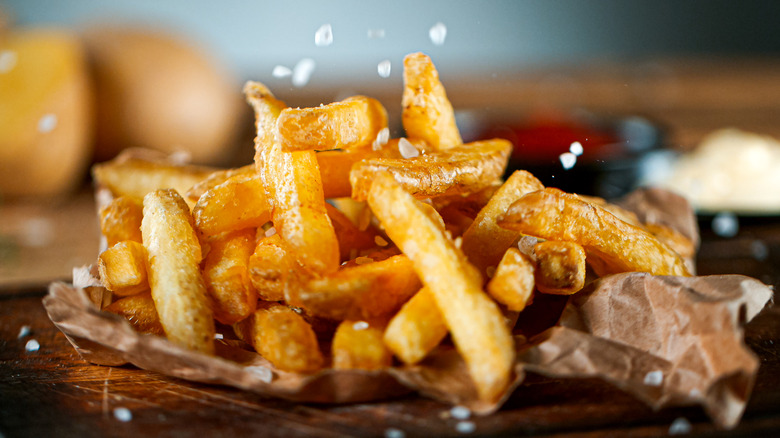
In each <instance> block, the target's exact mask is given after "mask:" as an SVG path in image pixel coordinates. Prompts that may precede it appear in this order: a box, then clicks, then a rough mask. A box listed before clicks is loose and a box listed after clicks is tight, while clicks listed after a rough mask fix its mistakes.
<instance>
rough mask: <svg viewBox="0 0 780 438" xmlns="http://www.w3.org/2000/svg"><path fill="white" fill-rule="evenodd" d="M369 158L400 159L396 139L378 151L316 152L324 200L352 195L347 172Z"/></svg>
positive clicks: (360, 149) (365, 148)
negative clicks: (354, 165)
mask: <svg viewBox="0 0 780 438" xmlns="http://www.w3.org/2000/svg"><path fill="white" fill-rule="evenodd" d="M369 158H401V154H400V152H399V151H398V146H397V139H393V140H391V141H390V142H389V143H388V144H386V145H384V146H382V147H381V148H379V149H374V148H372V147H363V148H354V149H349V150H332V151H320V152H317V164H318V165H319V168H320V175H321V177H322V190H323V193H324V195H325V197H326V198H345V197H349V196H351V195H352V185H351V184H350V182H349V172H350V170H351V169H352V165H353V164H355V163H357V162H359V161H362V160H366V159H369Z"/></svg>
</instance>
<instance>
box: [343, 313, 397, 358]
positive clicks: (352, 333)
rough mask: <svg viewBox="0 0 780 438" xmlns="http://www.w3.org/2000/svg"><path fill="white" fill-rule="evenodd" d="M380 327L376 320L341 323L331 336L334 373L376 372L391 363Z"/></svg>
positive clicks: (382, 327) (390, 356) (382, 328)
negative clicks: (336, 371) (347, 371)
mask: <svg viewBox="0 0 780 438" xmlns="http://www.w3.org/2000/svg"><path fill="white" fill-rule="evenodd" d="M383 331H384V325H383V324H381V323H379V322H376V321H371V322H369V321H358V320H344V321H342V322H341V324H339V326H338V328H337V329H336V333H335V334H334V335H333V343H332V344H331V356H332V358H333V368H334V369H337V370H355V369H358V370H379V369H382V368H387V367H389V366H391V365H392V364H393V355H392V354H391V353H390V350H388V349H387V347H386V346H385V343H384V342H383V341H382V333H383Z"/></svg>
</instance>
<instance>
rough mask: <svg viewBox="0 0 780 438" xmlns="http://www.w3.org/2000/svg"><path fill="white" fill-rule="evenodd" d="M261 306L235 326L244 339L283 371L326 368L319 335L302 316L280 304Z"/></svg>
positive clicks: (262, 302) (312, 370) (310, 370)
mask: <svg viewBox="0 0 780 438" xmlns="http://www.w3.org/2000/svg"><path fill="white" fill-rule="evenodd" d="M257 307H258V309H257V310H256V311H255V312H254V313H252V315H250V316H249V317H248V318H246V319H244V320H243V321H241V322H239V323H236V324H234V325H233V329H234V330H235V332H236V335H238V337H239V338H240V339H242V340H243V341H245V342H246V343H248V344H250V345H251V346H252V347H253V348H254V349H255V351H257V352H258V353H259V354H260V355H261V356H263V357H264V358H266V359H268V361H269V362H271V363H272V364H273V365H274V366H275V367H276V368H279V369H280V370H283V371H291V372H296V373H313V372H315V371H317V370H319V369H320V368H322V364H323V358H322V353H321V352H320V349H319V346H318V345H317V336H316V335H315V334H314V330H312V328H311V326H310V325H309V323H308V322H306V321H305V320H304V319H303V317H302V316H301V315H299V314H297V313H295V312H294V311H293V310H292V309H290V308H289V307H287V306H285V305H282V304H279V303H271V302H264V301H261V302H260V303H258V305H257Z"/></svg>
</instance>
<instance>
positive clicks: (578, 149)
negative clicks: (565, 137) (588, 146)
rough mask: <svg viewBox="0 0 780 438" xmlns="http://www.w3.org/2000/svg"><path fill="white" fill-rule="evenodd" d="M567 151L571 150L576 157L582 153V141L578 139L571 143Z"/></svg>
mask: <svg viewBox="0 0 780 438" xmlns="http://www.w3.org/2000/svg"><path fill="white" fill-rule="evenodd" d="M569 152H571V153H572V154H574V155H576V156H578V157H579V156H580V155H582V153H583V152H584V150H583V149H582V143H580V142H578V141H575V142H574V143H572V144H571V146H569Z"/></svg>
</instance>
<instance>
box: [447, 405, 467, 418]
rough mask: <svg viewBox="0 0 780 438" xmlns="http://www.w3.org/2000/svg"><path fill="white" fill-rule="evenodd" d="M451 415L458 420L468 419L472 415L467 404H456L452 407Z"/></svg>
mask: <svg viewBox="0 0 780 438" xmlns="http://www.w3.org/2000/svg"><path fill="white" fill-rule="evenodd" d="M450 415H451V416H452V418H454V419H456V420H468V419H469V418H470V417H471V410H470V409H469V408H467V407H465V406H455V407H453V408H452V409H450Z"/></svg>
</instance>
